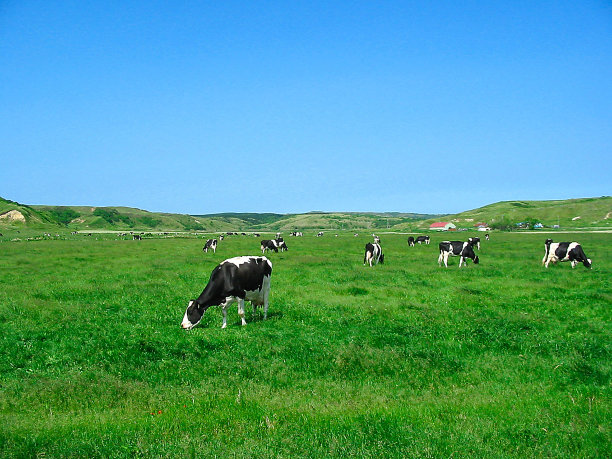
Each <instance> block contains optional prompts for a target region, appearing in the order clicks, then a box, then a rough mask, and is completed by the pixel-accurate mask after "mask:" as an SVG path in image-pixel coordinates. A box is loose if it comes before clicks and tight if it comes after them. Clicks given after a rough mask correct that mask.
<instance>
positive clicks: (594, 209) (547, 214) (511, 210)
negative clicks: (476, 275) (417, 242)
mask: <svg viewBox="0 0 612 459" xmlns="http://www.w3.org/2000/svg"><path fill="white" fill-rule="evenodd" d="M441 220H443V221H450V222H453V223H454V224H455V225H456V226H457V227H458V228H473V227H474V225H475V224H476V223H479V222H482V223H487V224H489V225H492V224H495V223H496V222H497V223H499V222H500V221H506V222H510V223H512V224H516V223H520V222H524V221H528V220H537V221H539V222H541V223H542V224H543V225H544V226H545V227H552V226H554V225H559V227H560V228H568V229H573V228H593V227H601V228H609V227H612V197H610V196H603V197H601V198H580V199H565V200H554V201H502V202H497V203H495V204H489V205H487V206H484V207H480V208H478V209H472V210H466V211H464V212H461V213H458V214H454V215H447V216H445V217H444V218H443V219H441ZM434 221H436V219H426V220H423V221H421V222H419V224H418V226H419V227H420V228H423V229H425V228H428V227H429V225H430V224H431V223H433V222H434ZM400 227H401V226H400Z"/></svg>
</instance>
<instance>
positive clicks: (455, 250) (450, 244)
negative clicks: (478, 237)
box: [438, 241, 479, 268]
mask: <svg viewBox="0 0 612 459" xmlns="http://www.w3.org/2000/svg"><path fill="white" fill-rule="evenodd" d="M438 247H439V248H440V256H439V257H438V266H441V265H442V261H444V266H445V267H447V268H448V257H449V256H452V257H461V258H460V259H459V267H460V268H461V265H462V264H464V263H465V264H466V265H467V260H466V259H467V258H471V259H472V260H473V261H474V264H478V262H479V259H478V255H476V253H474V247H473V246H472V243H471V242H462V241H442V242H440V245H439V246H438Z"/></svg>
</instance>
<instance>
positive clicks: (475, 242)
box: [468, 237, 480, 250]
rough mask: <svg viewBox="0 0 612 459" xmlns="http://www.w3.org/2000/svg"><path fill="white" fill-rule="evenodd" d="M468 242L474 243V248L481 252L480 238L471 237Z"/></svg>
mask: <svg viewBox="0 0 612 459" xmlns="http://www.w3.org/2000/svg"><path fill="white" fill-rule="evenodd" d="M468 241H469V242H471V243H472V245H473V246H476V248H477V249H478V250H480V238H479V237H470V238H468Z"/></svg>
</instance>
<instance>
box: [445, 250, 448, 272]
mask: <svg viewBox="0 0 612 459" xmlns="http://www.w3.org/2000/svg"><path fill="white" fill-rule="evenodd" d="M444 267H445V268H448V252H446V253H445V254H444Z"/></svg>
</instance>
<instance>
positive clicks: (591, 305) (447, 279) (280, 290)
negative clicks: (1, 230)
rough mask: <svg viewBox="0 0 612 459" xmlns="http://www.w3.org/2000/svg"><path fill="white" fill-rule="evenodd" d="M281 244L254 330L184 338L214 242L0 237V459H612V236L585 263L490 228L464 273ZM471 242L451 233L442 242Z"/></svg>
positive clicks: (232, 321) (393, 247) (216, 319)
mask: <svg viewBox="0 0 612 459" xmlns="http://www.w3.org/2000/svg"><path fill="white" fill-rule="evenodd" d="M449 236H451V235H447V234H434V235H432V241H433V242H432V244H431V245H429V246H417V247H414V248H409V247H408V245H407V244H406V239H407V236H401V235H385V234H381V239H382V246H383V249H384V252H385V264H384V265H378V266H376V267H373V268H369V267H364V266H363V248H364V245H365V243H366V242H368V241H369V240H370V237H369V235H365V234H364V235H363V236H360V237H353V235H352V233H351V234H350V235H345V234H342V235H341V236H340V237H337V238H335V237H332V236H331V235H329V234H326V235H325V236H324V237H322V238H315V237H313V236H311V235H307V236H305V237H304V238H297V239H294V238H289V237H286V238H285V239H286V241H287V244H288V245H289V249H290V250H289V252H286V253H278V254H274V253H273V254H270V255H268V258H270V260H271V261H272V263H273V274H272V290H271V299H270V310H269V316H268V320H266V321H263V320H262V316H261V312H260V311H258V312H257V313H256V314H255V315H253V313H252V309H250V308H247V317H246V318H247V322H248V325H247V326H246V327H241V326H240V325H239V318H238V314H237V311H236V307H235V306H232V309H231V310H230V314H229V317H228V328H227V329H225V330H222V329H221V322H222V317H221V311H220V310H219V309H218V308H213V309H210V310H209V311H208V312H207V313H206V315H205V316H204V319H203V321H202V322H203V324H204V325H203V327H200V328H196V329H194V330H192V331H189V332H186V331H184V330H182V329H181V328H180V322H181V319H182V317H183V314H184V311H185V307H186V305H187V301H188V300H189V299H190V298H195V297H197V296H198V295H199V293H200V292H201V290H202V289H203V288H204V286H205V285H206V282H207V281H208V277H209V275H210V272H211V270H212V269H213V268H214V266H215V265H216V264H217V263H218V262H220V261H222V260H224V259H226V258H229V257H231V256H236V255H247V254H258V253H260V252H259V242H258V240H257V239H255V238H253V237H230V238H226V240H225V241H223V242H221V243H220V245H219V248H218V249H217V253H216V254H212V253H208V254H205V253H203V252H202V246H203V241H202V240H201V239H195V238H170V239H145V240H143V241H131V240H115V239H114V236H110V235H105V236H104V237H103V238H101V239H98V240H96V239H95V238H93V237H89V238H88V237H86V236H82V235H78V236H72V237H69V238H68V240H41V241H30V242H26V241H22V242H9V240H10V239H11V238H12V236H11V235H9V236H7V235H6V234H5V237H4V239H3V240H2V241H1V242H0V286H1V288H0V356H2V357H1V359H0V457H104V458H107V457H138V456H145V457H189V456H192V457H214V456H217V457H291V458H294V457H419V458H422V457H436V458H438V457H444V458H448V457H485V456H487V457H602V458H603V457H610V456H612V446H611V428H612V422H611V419H612V410H611V403H610V402H611V400H610V395H611V393H610V389H611V387H610V370H611V366H612V365H611V364H612V361H611V359H610V350H611V343H612V342H611V337H612V330H611V320H610V319H611V314H610V311H611V309H610V308H611V306H612V289H611V279H612V244H611V242H612V235H611V234H604V233H598V234H595V233H584V234H572V235H565V237H563V236H562V235H560V234H555V235H554V236H553V238H554V239H555V240H556V241H560V240H561V239H564V240H577V241H579V242H581V243H582V245H583V247H584V250H585V252H586V253H587V255H588V256H589V257H590V258H592V259H593V269H592V270H588V269H585V268H584V267H583V266H582V265H579V266H578V267H576V268H575V269H574V270H572V269H571V267H570V265H569V264H568V263H563V264H560V265H557V266H552V267H551V268H549V269H548V270H547V269H545V268H543V267H542V266H541V264H540V261H541V259H542V256H543V254H544V239H545V238H546V235H545V234H543V233H542V234H516V233H510V234H503V233H493V234H492V238H491V241H488V242H485V241H483V243H482V248H481V250H480V252H479V255H480V259H481V263H480V264H479V265H473V264H472V263H471V262H470V263H469V265H468V267H467V268H462V269H461V270H459V269H458V268H457V266H458V258H452V259H451V260H450V262H449V268H448V269H445V268H443V267H442V268H439V267H438V264H437V243H438V242H439V241H440V240H442V239H446V238H448V237H449ZM452 236H454V237H460V238H462V239H463V238H466V237H467V236H468V234H466V233H463V234H453V235H452Z"/></svg>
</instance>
